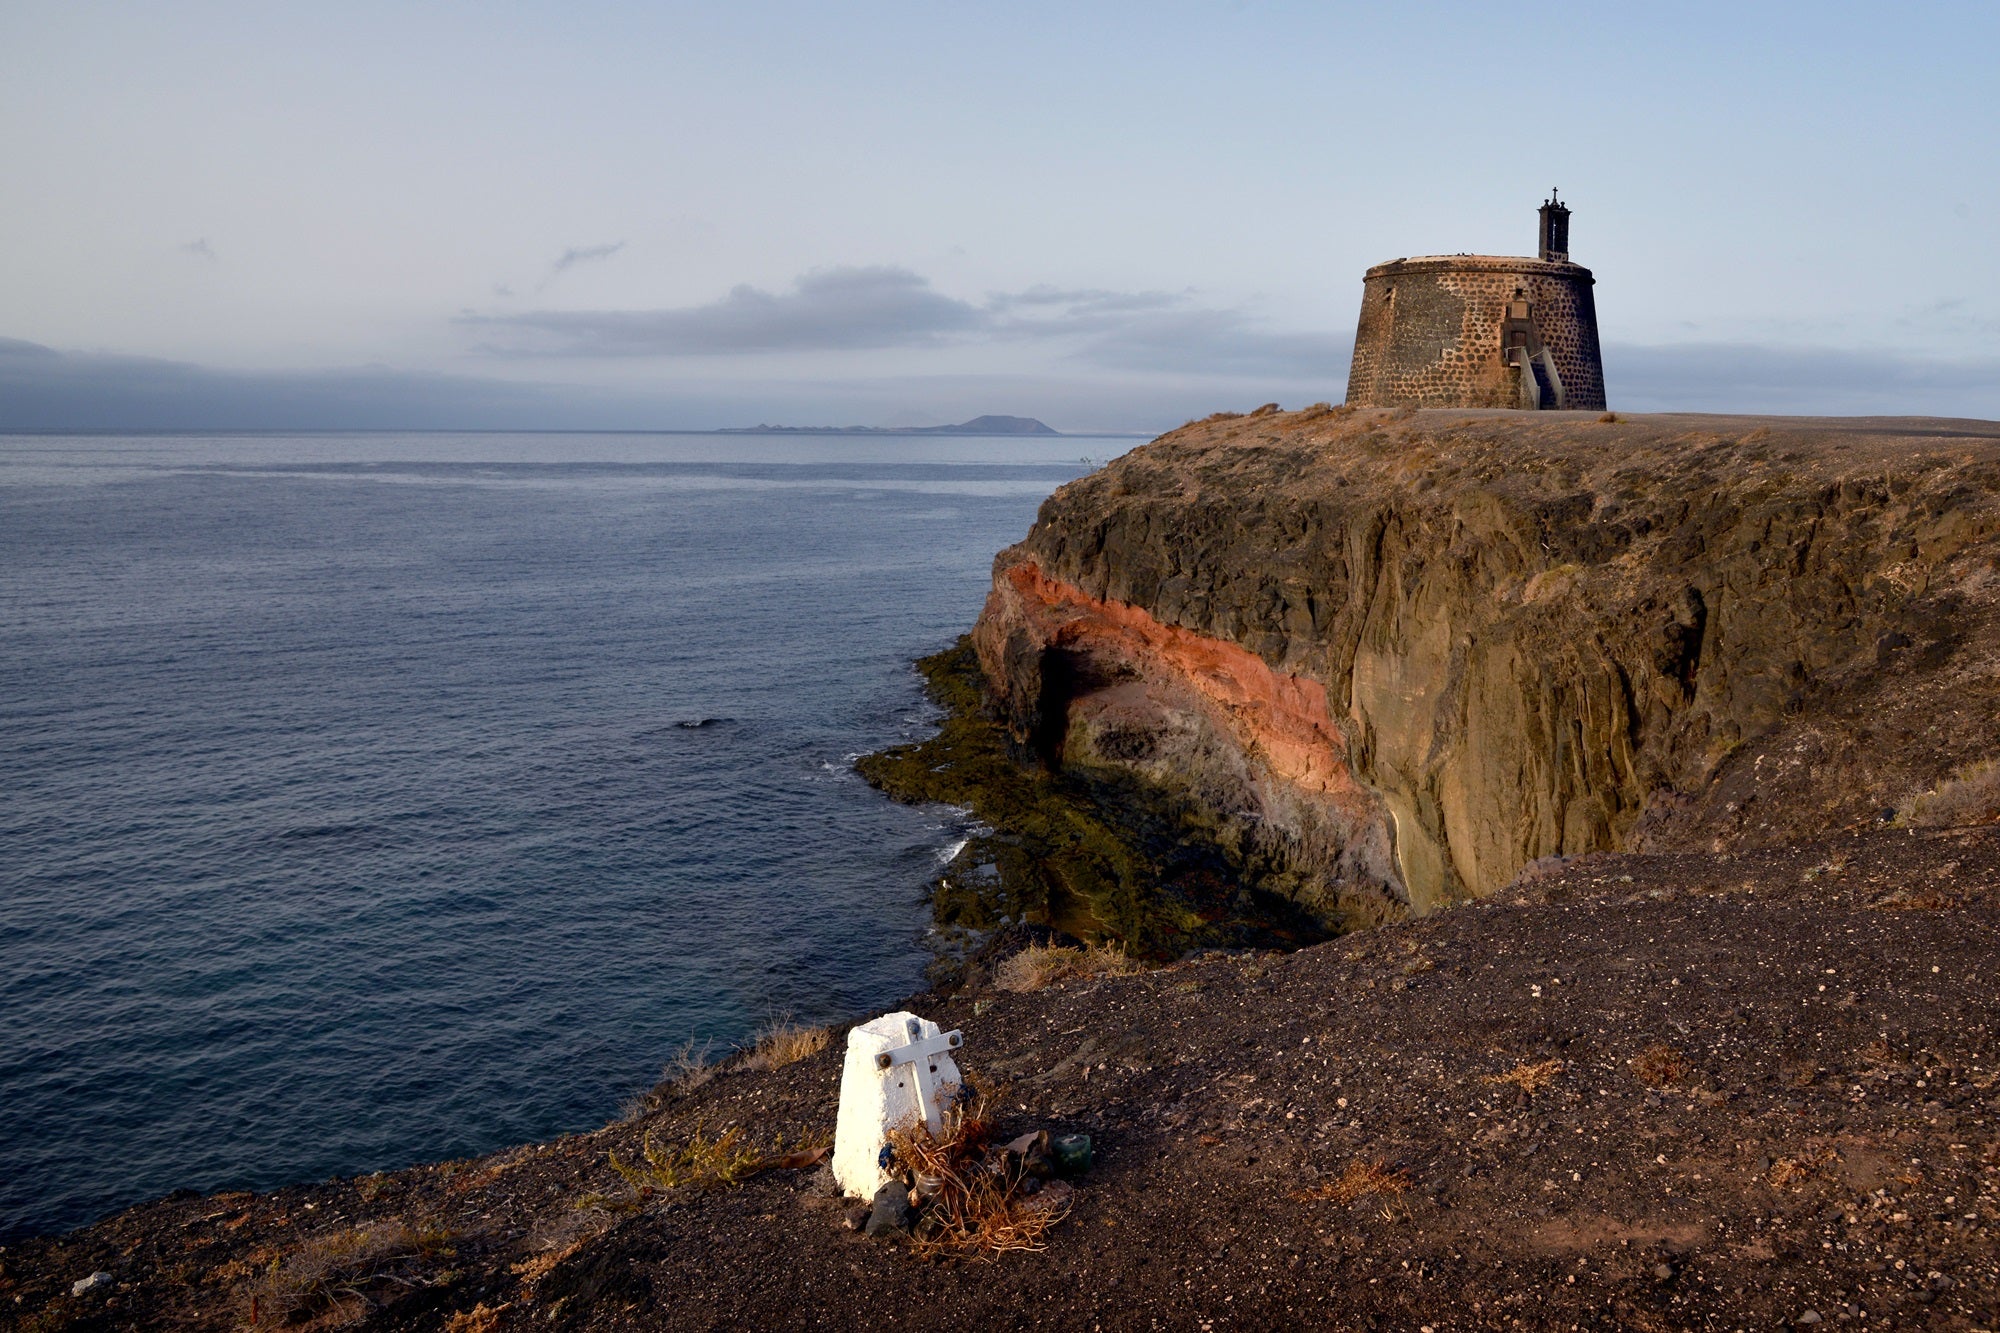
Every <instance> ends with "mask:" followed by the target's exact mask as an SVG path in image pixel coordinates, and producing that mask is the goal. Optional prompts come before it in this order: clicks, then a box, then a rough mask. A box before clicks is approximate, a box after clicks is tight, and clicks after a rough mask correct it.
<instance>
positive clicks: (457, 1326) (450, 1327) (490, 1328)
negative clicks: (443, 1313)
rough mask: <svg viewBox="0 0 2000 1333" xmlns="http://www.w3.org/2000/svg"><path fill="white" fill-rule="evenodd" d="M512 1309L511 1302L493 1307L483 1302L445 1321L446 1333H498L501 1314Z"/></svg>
mask: <svg viewBox="0 0 2000 1333" xmlns="http://www.w3.org/2000/svg"><path fill="white" fill-rule="evenodd" d="M512 1308H513V1303H512V1302H511V1301H510V1302H508V1303H506V1304H504V1305H493V1306H489V1305H488V1304H487V1303H486V1302H485V1301H481V1302H480V1303H479V1304H477V1305H475V1306H473V1307H472V1308H471V1309H470V1310H460V1311H459V1312H458V1313H457V1314H455V1315H453V1316H452V1317H451V1318H449V1319H447V1320H445V1321H444V1333H498V1330H499V1328H500V1315H501V1313H502V1312H503V1311H505V1310H510V1309H512Z"/></svg>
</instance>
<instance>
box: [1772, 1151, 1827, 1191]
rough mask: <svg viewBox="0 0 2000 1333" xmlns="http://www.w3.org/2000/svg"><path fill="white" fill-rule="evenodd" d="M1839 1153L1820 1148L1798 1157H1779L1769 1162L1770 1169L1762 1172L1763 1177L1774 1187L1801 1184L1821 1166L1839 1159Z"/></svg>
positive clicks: (1816, 1173) (1779, 1187)
mask: <svg viewBox="0 0 2000 1333" xmlns="http://www.w3.org/2000/svg"><path fill="white" fill-rule="evenodd" d="M1839 1157H1840V1154H1839V1153H1837V1152H1835V1151H1834V1150H1833V1149H1831V1148H1821V1149H1820V1150H1819V1151H1818V1152H1813V1153H1806V1154H1804V1155H1803V1156H1800V1157H1780V1158H1779V1159H1778V1160H1777V1161H1775V1162H1773V1163H1771V1169H1770V1170H1769V1171H1766V1172H1765V1173H1764V1179H1766V1180H1768V1181H1770V1182H1771V1185H1772V1187H1773V1188H1775V1189H1783V1188H1785V1187H1786V1186H1788V1185H1798V1184H1803V1183H1804V1182H1805V1181H1807V1180H1810V1179H1812V1178H1813V1177H1814V1176H1816V1175H1818V1174H1819V1172H1820V1170H1821V1168H1823V1167H1825V1166H1827V1165H1828V1164H1829V1163H1831V1162H1834V1161H1837V1160H1839Z"/></svg>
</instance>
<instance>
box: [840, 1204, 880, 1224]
mask: <svg viewBox="0 0 2000 1333" xmlns="http://www.w3.org/2000/svg"><path fill="white" fill-rule="evenodd" d="M874 1211H875V1205H873V1204H868V1203H857V1204H855V1205H854V1206H853V1207H852V1208H848V1209H845V1210H843V1211H842V1212H841V1214H840V1225H841V1226H843V1227H845V1228H846V1229H847V1230H849V1231H859V1230H861V1229H862V1228H863V1227H865V1226H867V1225H868V1215H869V1214H870V1213H872V1212H874Z"/></svg>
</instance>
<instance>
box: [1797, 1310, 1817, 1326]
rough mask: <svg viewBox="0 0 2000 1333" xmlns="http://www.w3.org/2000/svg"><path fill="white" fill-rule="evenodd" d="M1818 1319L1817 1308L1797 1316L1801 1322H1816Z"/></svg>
mask: <svg viewBox="0 0 2000 1333" xmlns="http://www.w3.org/2000/svg"><path fill="white" fill-rule="evenodd" d="M1819 1321H1820V1320H1819V1311H1817V1310H1808V1311H1806V1312H1805V1313H1804V1314H1802V1315H1800V1316H1799V1322H1800V1323H1801V1324H1817V1323H1818V1322H1819Z"/></svg>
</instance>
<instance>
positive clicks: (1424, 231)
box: [0, 0, 2000, 432]
mask: <svg viewBox="0 0 2000 1333" xmlns="http://www.w3.org/2000/svg"><path fill="white" fill-rule="evenodd" d="M1996 51H2000V5H1994V4H1992V3H1990V0H1974V2H1968V3H1924V2H1923V0H1909V2H1907V3H1904V4H1900V5H1896V6H1890V5H1886V4H1875V5H1853V4H1843V3H1837V2H1833V0H1821V2H1819V3H1756V2H1755V0H1738V2H1737V3H1727V4H1710V3H1704V2H1702V0H1692V2H1689V3H1680V4H1675V5H1646V6H1639V5H1630V4H1616V5H1612V4H1592V3H1587V2H1581V0H1580V2H1579V3H1575V4H1571V5H1566V6H1559V7H1557V8H1555V9H1550V10H1546V11H1535V10H1532V9H1530V10H1523V9H1521V8H1519V7H1518V6H1512V7H1510V6H1504V5H1494V4H1492V3H1490V0H1488V2H1483V3H1477V4H1474V3H1462V4H1461V3H1450V4H1444V3H1439V4H1423V3H1400V4H1395V5H1386V4H1379V3H1369V4H1342V3H1317V4H1262V3H1254V2H1252V0H1239V2H1237V3H1175V2H1174V0H1149V2H1148V3H1144V4H1124V3H1098V4H1092V3H1087V2H1085V0H1069V2H1068V3H1062V4H1039V3H1033V2H1032V0H1019V2H1017V3H1012V4H1007V5H973V4H969V3H953V2H951V0H933V2H932V3H929V4H923V5H918V4H887V3H879V4H878V3H867V2H866V0H856V2H855V3H849V4H842V5H826V4H803V3H799V4H794V3H775V2H773V3H765V2H763V0H731V3H728V4H720V3H709V4H701V5H692V4H678V3H671V2H669V0H657V2H654V3H609V2H600V0H564V3H561V4H556V3H525V2H518V3H506V2H505V0H488V2H487V3H479V4H474V3H448V2H445V0H400V2H399V3H393V4H377V3H372V2H371V0H343V3H341V4H339V5H326V4H313V5H307V4H299V3H284V2H283V0H258V2H256V3H247V2H246V3H212V2H210V0H176V2H175V3H173V4H165V3H159V4H147V3H136V2H132V0H128V2H127V3H119V4H99V3H94V2H93V0H60V3H45V2H43V0H0V181H4V182H5V188H4V196H0V197H3V198H4V207H0V429H8V428H12V429H20V428H55V429H60V428H78V429H89V428H98V427H104V428H122V429H135V428H187V429H208V428H235V429H267V428H350V427H387V428H420V427H434V428H478V429H498V428H509V427H516V428H577V429H626V428H637V429H647V428H652V429H703V428H708V427H714V426H737V425H749V424H755V423H758V422H775V423H785V424H835V425H845V424H870V425H918V424H930V423H936V422H944V421H956V420H961V419H964V418H966V417H970V416H973V415H977V414H981V413H988V412H996V413H1009V414H1015V415H1022V416H1034V417H1039V418H1041V419H1043V420H1045V421H1047V422H1048V423H1049V424H1051V425H1053V426H1056V427H1057V428H1058V429H1063V430H1070V431H1079V432H1088V431H1152V430H1159V429H1164V428H1167V427H1170V426H1173V425H1177V424H1179V423H1180V422H1181V421H1183V420H1186V419H1188V418H1190V417H1194V416H1203V415H1207V414H1208V413H1209V412H1212V411H1216V410H1221V409H1245V408H1249V407H1254V406H1257V405H1258V404H1259V403H1262V402H1267V401H1277V402H1281V403H1283V404H1285V405H1286V406H1302V405H1305V404H1307V403H1311V402H1314V401H1320V400H1327V401H1333V402H1338V401H1339V400H1340V399H1341V397H1342V395H1343V393H1344V391H1345V386H1346V377H1347V363H1348V357H1349V355H1350V351H1351V348H1352V341H1353V332H1354V322H1355V318H1356V316H1357V314H1358V311H1359V305H1360V295H1361V274H1362V272H1363V270H1365V269H1366V268H1367V267H1368V266H1369V265H1371V264H1376V263H1380V262H1382V261H1384V260H1387V259H1394V258H1397V257H1400V256H1405V255H1416V254H1427V253H1453V252H1458V251H1470V252H1475V253H1497V254H1522V253H1532V251H1533V249H1534V244H1535V210H1536V208H1537V206H1538V205H1539V204H1540V203H1541V201H1542V200H1543V199H1544V198H1545V197H1546V196H1547V193H1548V191H1549V189H1550V187H1552V186H1553V187H1559V188H1560V190H1561V193H1562V197H1563V199H1564V201H1565V202H1566V203H1568V204H1569V205H1570V206H1571V207H1572V208H1573V209H1574V210H1575V215H1574V217H1573V219H1572V222H1571V252H1572V255H1573V257H1574V258H1575V259H1576V260H1577V262H1579V263H1583V264H1586V265H1588V266H1589V267H1590V268H1591V269H1592V270H1593V271H1594V273H1595V275H1596V278H1597V302H1598V316H1599V326H1600V329H1601V332H1602V336H1603V341H1604V344H1605V348H1604V354H1605V368H1606V381H1607V392H1608V396H1609V398H1610V401H1611V405H1612V406H1613V407H1614V408H1618V409H1623V410H1628V411H1651V410H1668V409H1678V410H1696V411H1769V412H1807V413H1827V414H1850V413H1860V414H1882V413H1921V414H1931V415H1953V416H1978V417H1990V418H2000V255H1996V247H1995V238H1996V237H2000V172H1996V171H1995V170H1994V164H1995V163H1996V162H2000V77H1995V75H1994V73H1993V58H1994V53H1995V52H1996Z"/></svg>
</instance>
